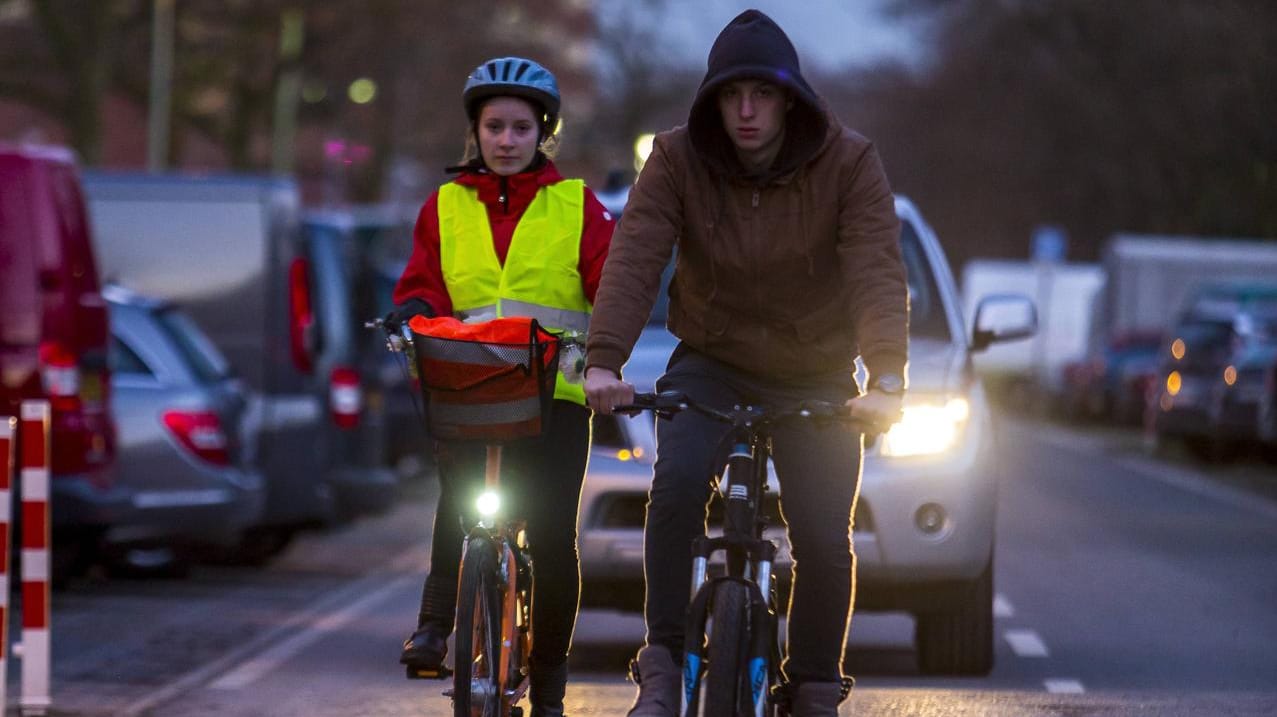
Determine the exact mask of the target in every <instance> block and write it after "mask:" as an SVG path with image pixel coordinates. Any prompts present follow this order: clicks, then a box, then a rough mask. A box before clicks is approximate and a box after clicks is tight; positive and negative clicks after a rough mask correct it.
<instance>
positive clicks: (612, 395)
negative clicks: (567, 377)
mask: <svg viewBox="0 0 1277 717" xmlns="http://www.w3.org/2000/svg"><path fill="white" fill-rule="evenodd" d="M585 402H586V403H587V404H588V405H589V407H590V408H591V409H593V410H594V412H595V413H600V414H602V415H604V416H607V415H610V414H611V413H612V407H613V406H627V405H629V404H631V403H633V402H634V387H633V386H631V385H630V384H628V383H626V382H624V381H622V380H621V379H620V378H619V377H618V376H617V375H616V374H615V373H612V371H611V370H609V369H606V368H603V367H601V366H591V367H589V368H588V369H586V370H585Z"/></svg>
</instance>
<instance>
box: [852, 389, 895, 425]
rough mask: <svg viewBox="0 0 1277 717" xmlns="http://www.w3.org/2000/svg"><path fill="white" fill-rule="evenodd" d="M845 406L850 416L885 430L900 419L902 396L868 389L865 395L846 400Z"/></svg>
mask: <svg viewBox="0 0 1277 717" xmlns="http://www.w3.org/2000/svg"><path fill="white" fill-rule="evenodd" d="M847 407H848V409H849V410H850V412H851V415H852V417H854V418H858V419H860V420H862V421H867V422H868V423H871V424H873V425H874V426H877V427H879V428H881V429H882V430H883V431H884V432H885V431H886V430H887V429H888V428H890V427H891V425H892V424H893V423H897V422H899V421H900V417H901V415H902V414H903V413H904V397H903V396H901V395H899V394H892V393H884V392H882V391H878V390H876V389H870V391H869V392H868V393H866V394H865V395H863V396H857V397H856V398H853V399H851V400H849V401H847Z"/></svg>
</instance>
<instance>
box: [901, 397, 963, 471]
mask: <svg viewBox="0 0 1277 717" xmlns="http://www.w3.org/2000/svg"><path fill="white" fill-rule="evenodd" d="M970 415H971V405H970V404H969V403H968V402H967V399H965V398H962V397H956V398H950V399H949V400H947V401H943V399H937V398H918V399H915V400H912V401H909V402H907V403H906V404H905V408H904V416H903V417H902V418H901V419H900V422H899V423H897V424H896V425H894V426H892V427H891V430H889V431H887V434H886V435H884V436H883V437H882V439H881V442H882V448H881V449H880V450H881V452H882V455H884V456H892V457H896V458H900V457H904V456H928V455H935V454H938V453H944V452H945V451H948V450H950V449H952V448H953V447H954V446H955V445H957V443H958V439H959V438H960V437H961V436H962V429H963V428H964V427H965V426H966V423H967V419H968V418H969V417H970Z"/></svg>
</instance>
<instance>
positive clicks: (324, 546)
mask: <svg viewBox="0 0 1277 717" xmlns="http://www.w3.org/2000/svg"><path fill="white" fill-rule="evenodd" d="M1000 436H1001V445H1002V449H1001V451H1000V452H1001V456H1002V463H1003V467H1004V469H1005V473H1004V477H1003V481H1002V488H1001V509H1000V517H999V526H998V528H999V534H998V540H999V544H998V550H997V557H996V559H997V563H996V573H995V575H996V578H995V582H996V592H997V596H998V597H997V604H996V614H997V635H998V640H997V665H996V667H995V669H994V670H993V672H992V673H991V674H990V675H989V676H987V677H984V678H964V679H938V678H924V677H922V676H920V675H919V674H918V673H917V669H916V666H915V664H914V653H913V647H912V620H911V619H910V618H909V617H907V616H904V615H892V614H858V615H857V616H856V618H855V620H854V623H853V626H852V633H851V647H850V650H849V653H848V662H847V665H848V669H849V671H851V672H852V673H853V674H855V675H856V677H857V680H858V687H857V690H856V691H855V693H854V695H853V698H852V699H851V700H850V701H849V704H845V705H844V708H843V709H844V712H843V713H844V714H853V713H854V714H857V715H877V714H883V715H885V714H891V715H906V714H907V715H1056V714H1060V715H1064V714H1067V715H1088V714H1095V715H1128V714H1129V715H1168V714H1169V715H1180V714H1183V715H1190V714H1191V715H1271V714H1277V608H1275V607H1274V606H1277V569H1275V567H1277V502H1274V501H1273V500H1271V499H1269V498H1265V497H1262V496H1260V495H1257V494H1255V493H1252V492H1247V491H1242V490H1239V489H1237V488H1235V487H1232V486H1231V485H1230V484H1228V483H1226V482H1221V481H1218V480H1213V479H1211V478H1209V477H1207V476H1204V475H1202V473H1201V472H1200V471H1199V470H1198V469H1194V468H1182V467H1177V466H1175V465H1173V464H1171V463H1168V462H1166V461H1164V460H1161V459H1152V458H1148V457H1145V456H1143V455H1142V454H1140V453H1139V452H1138V451H1137V450H1134V449H1132V448H1131V446H1130V445H1129V443H1130V442H1129V441H1123V440H1115V439H1113V437H1111V436H1106V435H1103V434H1094V433H1082V432H1077V431H1072V430H1065V429H1060V428H1057V427H1051V426H1046V425H1043V424H1036V423H1024V422H1019V421H1014V422H1013V421H1005V422H1003V425H1002V427H1001V434H1000ZM1269 468H1271V466H1270V467H1268V468H1257V469H1256V470H1258V471H1260V473H1261V476H1262V475H1264V474H1277V470H1271V471H1270V470H1269ZM1272 479H1273V480H1274V481H1277V475H1272ZM412 493H413V494H412V495H410V496H409V498H408V499H407V500H405V502H404V503H403V505H401V506H400V508H398V509H397V510H395V511H394V512H392V513H391V514H388V515H386V516H383V517H379V518H377V519H371V520H364V521H361V522H359V523H356V524H354V525H352V526H349V527H347V528H345V529H342V530H337V531H332V532H328V533H323V534H316V535H312V536H307V537H306V538H304V539H302V540H301V541H299V542H298V544H296V545H295V546H294V547H293V548H292V549H290V550H289V551H288V552H287V553H286V554H285V555H284V556H283V557H282V559H280V560H279V561H277V562H276V563H275V564H273V565H272V566H271V567H270V568H268V569H265V570H246V569H233V568H217V567H199V568H197V569H196V570H195V572H194V574H193V575H192V576H191V577H190V578H189V579H185V580H162V581H155V580H151V581H129V580H107V581H88V582H85V583H82V584H78V585H75V586H72V587H71V588H70V589H68V590H65V591H62V592H60V593H57V594H56V595H55V599H54V615H53V645H54V677H53V680H54V682H53V684H54V714H65V715H144V714H149V715H165V716H169V715H172V716H173V717H184V716H187V715H208V714H225V715H262V716H265V715H271V716H272V717H274V716H277V715H278V716H288V715H388V716H389V715H414V714H426V715H442V714H448V713H449V707H448V702H447V700H446V698H444V697H442V696H441V695H440V691H441V690H442V688H443V685H442V684H440V683H434V682H420V681H408V680H405V679H404V678H403V673H402V672H401V671H400V668H399V666H398V665H397V664H396V657H397V654H398V643H399V641H400V640H401V639H402V638H403V636H404V633H405V632H406V630H407V628H409V627H410V623H411V622H412V620H413V619H414V616H415V611H416V600H417V597H418V595H419V590H420V574H421V572H422V571H423V570H424V560H425V559H424V546H425V545H426V543H427V541H428V537H429V536H428V530H427V526H428V521H427V520H426V519H425V516H427V515H428V510H429V503H430V500H431V496H430V494H429V493H430V491H429V489H428V486H427V487H425V488H423V489H420V490H416V491H413V492H412ZM641 639H642V624H641V621H640V620H639V619H638V618H637V617H636V616H633V615H620V614H617V613H610V612H600V611H589V612H586V613H584V614H583V615H582V617H581V620H580V623H579V626H578V631H577V635H576V646H575V650H574V657H573V662H572V669H573V681H572V684H571V686H570V688H569V704H568V708H569V709H568V714H570V715H573V716H574V717H580V716H583V715H623V714H624V711H625V709H626V708H627V707H628V705H629V702H630V700H631V698H632V694H633V688H632V686H631V685H629V684H628V683H626V682H625V681H624V679H623V677H622V671H623V668H624V665H625V662H626V660H627V659H628V657H629V655H630V654H632V651H633V649H634V648H635V647H636V646H637V644H638V643H639V642H640V641H641ZM12 662H15V663H16V660H15V661H12ZM10 672H11V678H10V685H11V687H10V693H11V695H10V701H11V702H12V701H13V694H12V693H13V691H14V688H15V686H16V669H15V668H14V666H13V665H11V669H10Z"/></svg>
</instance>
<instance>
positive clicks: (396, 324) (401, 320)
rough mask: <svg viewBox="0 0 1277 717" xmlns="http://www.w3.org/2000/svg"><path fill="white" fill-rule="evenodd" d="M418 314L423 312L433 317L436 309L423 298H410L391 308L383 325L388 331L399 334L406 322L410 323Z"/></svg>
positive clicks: (426, 315)
mask: <svg viewBox="0 0 1277 717" xmlns="http://www.w3.org/2000/svg"><path fill="white" fill-rule="evenodd" d="M418 314H421V315H423V316H425V317H426V318H430V319H433V318H434V317H435V310H434V309H432V308H431V307H430V304H428V303H426V302H425V301H424V300H422V299H408V300H407V301H405V302H404V303H402V304H400V305H399V306H396V307H395V308H394V309H391V311H390V312H389V313H388V314H386V316H385V318H383V319H382V320H381V321H382V325H383V326H385V327H386V331H387V332H389V333H396V334H397V333H399V329H400V328H402V327H403V325H404V324H406V323H408V321H409V320H410V319H411V318H412V317H414V316H416V315H418Z"/></svg>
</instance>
